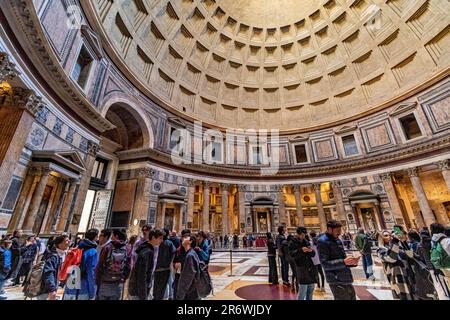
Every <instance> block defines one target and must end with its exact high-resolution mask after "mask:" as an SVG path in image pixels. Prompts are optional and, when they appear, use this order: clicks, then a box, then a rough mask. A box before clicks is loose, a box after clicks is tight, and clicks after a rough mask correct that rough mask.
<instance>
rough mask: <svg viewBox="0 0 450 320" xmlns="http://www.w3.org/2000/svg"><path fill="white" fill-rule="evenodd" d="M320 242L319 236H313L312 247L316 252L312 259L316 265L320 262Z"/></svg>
mask: <svg viewBox="0 0 450 320" xmlns="http://www.w3.org/2000/svg"><path fill="white" fill-rule="evenodd" d="M318 242H319V238H318V237H315V238H313V239H312V241H311V249H313V250H314V252H315V253H316V254H315V255H314V257H312V261H313V263H314V265H315V266H317V265H319V264H320V258H319V251H318V249H317V243H318Z"/></svg>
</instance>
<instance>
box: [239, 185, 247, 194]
mask: <svg viewBox="0 0 450 320" xmlns="http://www.w3.org/2000/svg"><path fill="white" fill-rule="evenodd" d="M238 189H239V191H240V192H245V191H247V186H246V185H245V184H239V185H238Z"/></svg>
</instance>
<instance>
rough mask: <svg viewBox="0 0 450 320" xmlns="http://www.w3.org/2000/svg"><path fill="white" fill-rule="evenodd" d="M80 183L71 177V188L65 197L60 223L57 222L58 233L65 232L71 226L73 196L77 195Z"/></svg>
mask: <svg viewBox="0 0 450 320" xmlns="http://www.w3.org/2000/svg"><path fill="white" fill-rule="evenodd" d="M78 183H79V180H78V179H70V181H69V188H68V190H67V194H66V196H65V198H64V202H63V206H62V209H61V214H60V216H59V220H58V223H57V224H56V232H58V233H61V232H65V231H67V230H68V228H69V220H68V218H69V216H70V208H71V207H72V202H73V198H74V196H75V190H76V188H77V184H78Z"/></svg>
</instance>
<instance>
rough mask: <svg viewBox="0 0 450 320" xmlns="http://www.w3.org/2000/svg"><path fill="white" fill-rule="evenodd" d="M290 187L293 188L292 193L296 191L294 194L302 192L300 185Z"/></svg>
mask: <svg viewBox="0 0 450 320" xmlns="http://www.w3.org/2000/svg"><path fill="white" fill-rule="evenodd" d="M292 187H293V188H294V191H296V192H300V191H301V190H302V185H301V184H294V185H293V186H292Z"/></svg>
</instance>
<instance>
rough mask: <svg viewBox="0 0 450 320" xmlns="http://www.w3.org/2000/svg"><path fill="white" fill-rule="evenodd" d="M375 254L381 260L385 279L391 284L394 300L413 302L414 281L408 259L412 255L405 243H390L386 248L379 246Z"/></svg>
mask: <svg viewBox="0 0 450 320" xmlns="http://www.w3.org/2000/svg"><path fill="white" fill-rule="evenodd" d="M377 253H378V255H379V257H380V258H381V261H382V264H383V269H384V272H385V274H386V277H387V279H388V281H389V283H390V284H391V290H392V295H393V297H394V299H395V300H413V297H412V296H413V291H414V279H412V278H411V276H412V272H411V269H410V265H409V263H408V257H409V258H413V256H414V253H413V251H412V250H411V249H410V248H409V246H408V244H406V243H399V242H398V243H396V242H391V243H390V244H389V246H388V247H384V246H382V245H380V246H379V248H378V250H377Z"/></svg>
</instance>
